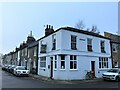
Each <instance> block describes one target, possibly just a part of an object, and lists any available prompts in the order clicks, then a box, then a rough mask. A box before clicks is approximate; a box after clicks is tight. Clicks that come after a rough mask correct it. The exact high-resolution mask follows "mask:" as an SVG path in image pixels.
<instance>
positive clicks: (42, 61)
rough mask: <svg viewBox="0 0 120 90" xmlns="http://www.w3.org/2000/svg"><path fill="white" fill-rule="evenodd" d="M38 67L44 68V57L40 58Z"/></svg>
mask: <svg viewBox="0 0 120 90" xmlns="http://www.w3.org/2000/svg"><path fill="white" fill-rule="evenodd" d="M40 67H41V68H46V57H40Z"/></svg>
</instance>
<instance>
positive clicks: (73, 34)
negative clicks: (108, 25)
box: [37, 25, 112, 80]
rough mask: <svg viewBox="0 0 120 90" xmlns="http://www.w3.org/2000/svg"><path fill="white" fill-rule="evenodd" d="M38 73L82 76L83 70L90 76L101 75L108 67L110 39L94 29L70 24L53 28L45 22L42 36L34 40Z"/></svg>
mask: <svg viewBox="0 0 120 90" xmlns="http://www.w3.org/2000/svg"><path fill="white" fill-rule="evenodd" d="M37 41H38V42H39V49H38V58H39V59H38V75H42V76H46V77H50V78H52V79H60V80H79V79H85V75H86V73H87V71H92V77H94V78H95V77H97V78H99V77H101V76H102V73H103V72H104V71H106V70H107V69H110V68H112V60H111V45H110V39H109V38H107V37H104V36H102V35H99V34H97V33H93V32H89V31H83V30H79V29H76V28H72V27H61V28H59V29H57V30H56V31H54V29H53V26H50V25H47V27H46V29H45V36H44V37H42V38H40V39H38V40H37Z"/></svg>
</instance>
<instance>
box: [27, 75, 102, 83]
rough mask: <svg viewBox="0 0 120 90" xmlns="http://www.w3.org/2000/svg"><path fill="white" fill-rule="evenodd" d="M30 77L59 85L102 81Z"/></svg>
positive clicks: (98, 79)
mask: <svg viewBox="0 0 120 90" xmlns="http://www.w3.org/2000/svg"><path fill="white" fill-rule="evenodd" d="M29 76H30V77H32V78H33V79H37V80H41V81H47V82H52V83H59V84H60V83H61V84H80V83H92V82H100V81H103V80H102V79H101V78H95V79H92V80H86V79H83V80H55V79H51V78H49V77H45V76H41V75H34V74H30V75H29Z"/></svg>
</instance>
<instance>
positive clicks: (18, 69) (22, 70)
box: [13, 66, 30, 76]
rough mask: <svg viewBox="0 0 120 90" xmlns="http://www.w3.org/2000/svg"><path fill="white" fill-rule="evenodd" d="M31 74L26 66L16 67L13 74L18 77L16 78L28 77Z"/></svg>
mask: <svg viewBox="0 0 120 90" xmlns="http://www.w3.org/2000/svg"><path fill="white" fill-rule="evenodd" d="M29 73H30V72H29V70H28V69H26V67H25V66H16V67H15V68H14V72H13V74H14V75H16V76H21V75H25V76H28V75H29Z"/></svg>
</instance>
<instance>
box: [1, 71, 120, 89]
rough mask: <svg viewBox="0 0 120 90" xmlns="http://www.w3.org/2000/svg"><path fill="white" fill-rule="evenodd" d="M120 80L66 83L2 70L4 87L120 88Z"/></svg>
mask: <svg viewBox="0 0 120 90" xmlns="http://www.w3.org/2000/svg"><path fill="white" fill-rule="evenodd" d="M119 84H120V82H115V81H103V80H100V81H94V82H83V83H82V82H81V81H80V82H79V81H77V82H76V83H74V84H72V83H66V82H62V83H61V82H59V81H58V82H56V81H54V80H53V81H41V80H37V79H34V78H32V77H16V76H14V75H12V74H10V73H8V72H5V71H2V88H119Z"/></svg>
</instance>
